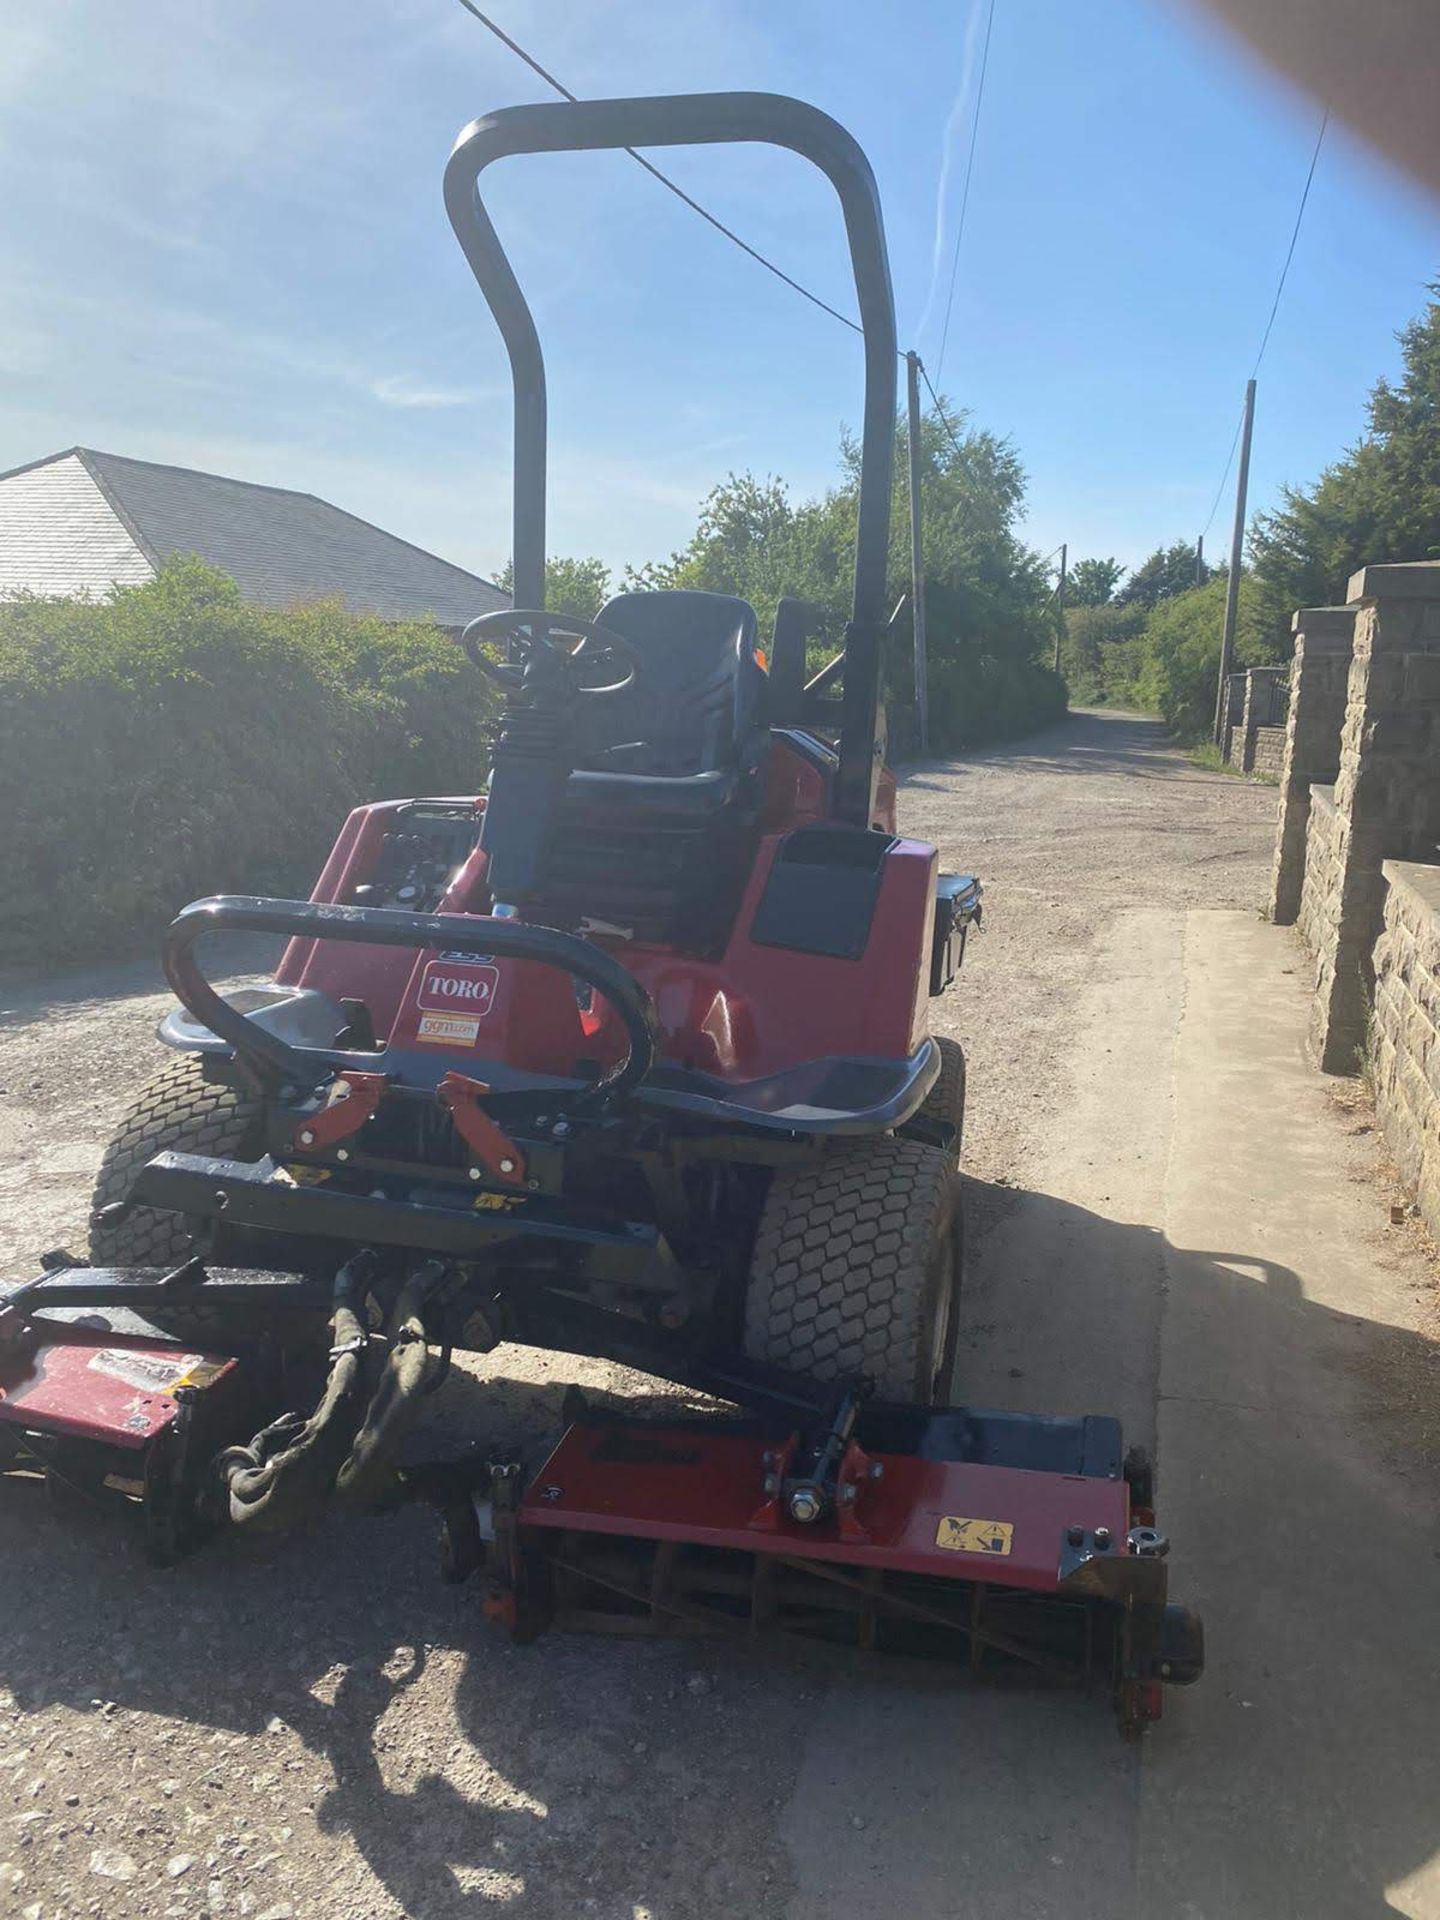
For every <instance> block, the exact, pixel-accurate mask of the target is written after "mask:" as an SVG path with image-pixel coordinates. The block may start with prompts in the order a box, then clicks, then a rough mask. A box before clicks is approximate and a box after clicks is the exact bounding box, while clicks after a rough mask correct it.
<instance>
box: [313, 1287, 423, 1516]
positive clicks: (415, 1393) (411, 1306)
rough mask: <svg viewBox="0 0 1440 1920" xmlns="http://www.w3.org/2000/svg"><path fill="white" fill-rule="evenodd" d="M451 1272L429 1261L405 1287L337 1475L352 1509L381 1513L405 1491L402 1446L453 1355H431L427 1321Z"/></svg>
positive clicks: (342, 1497)
mask: <svg viewBox="0 0 1440 1920" xmlns="http://www.w3.org/2000/svg"><path fill="white" fill-rule="evenodd" d="M448 1271H449V1269H448V1268H447V1267H446V1265H445V1262H444V1261H442V1260H427V1261H426V1262H425V1263H424V1265H423V1266H420V1267H417V1268H416V1269H415V1271H414V1273H412V1274H411V1275H410V1277H409V1279H408V1280H407V1281H406V1282H405V1285H404V1286H403V1287H402V1288H401V1290H400V1298H399V1299H398V1300H397V1301H396V1303H395V1313H394V1317H393V1319H392V1321H391V1330H390V1351H389V1353H388V1354H387V1356H386V1359H385V1365H384V1368H383V1369H382V1371H381V1374H380V1379H379V1382H378V1384H377V1385H376V1388H375V1391H374V1393H373V1394H372V1395H371V1397H370V1404H369V1406H368V1407H367V1408H366V1410H365V1418H364V1421H363V1422H362V1424H361V1427H360V1431H359V1432H358V1433H357V1434H356V1436H355V1441H354V1445H353V1446H352V1447H351V1449H350V1453H349V1457H348V1458H347V1459H346V1461H345V1463H344V1465H343V1466H342V1467H341V1468H340V1471H339V1473H338V1475H337V1476H336V1479H335V1497H336V1499H337V1500H338V1501H339V1503H340V1504H341V1505H342V1506H344V1507H348V1508H349V1509H350V1510H351V1511H352V1512H358V1513H376V1512H379V1511H380V1510H382V1509H383V1508H384V1507H385V1506H386V1505H388V1504H389V1501H390V1499H391V1497H392V1496H393V1495H395V1494H396V1493H398V1492H399V1490H400V1487H399V1464H400V1449H401V1447H402V1446H403V1445H404V1442H405V1437H406V1435H407V1434H408V1433H409V1432H410V1431H411V1429H412V1428H413V1427H414V1425H415V1423H416V1421H417V1420H418V1419H419V1418H420V1410H421V1406H422V1404H423V1402H424V1400H425V1398H426V1396H427V1395H428V1394H430V1393H432V1392H433V1391H434V1389H435V1388H436V1387H437V1386H439V1384H440V1380H441V1379H442V1378H443V1375H444V1369H445V1366H446V1365H447V1362H448V1353H447V1354H446V1355H445V1356H443V1357H442V1358H440V1359H438V1360H432V1359H431V1357H430V1335H429V1332H428V1330H427V1328H426V1326H425V1319H424V1315H425V1310H426V1307H427V1306H428V1305H429V1304H430V1302H431V1301H432V1300H433V1297H434V1295H435V1293H436V1291H437V1290H438V1289H439V1287H440V1286H441V1285H442V1284H443V1282H444V1280H445V1278H446V1275H447V1273H448Z"/></svg>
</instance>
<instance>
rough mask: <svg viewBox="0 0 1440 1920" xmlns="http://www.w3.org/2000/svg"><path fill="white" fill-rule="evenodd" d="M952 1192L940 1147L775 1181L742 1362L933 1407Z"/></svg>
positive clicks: (956, 1229)
mask: <svg viewBox="0 0 1440 1920" xmlns="http://www.w3.org/2000/svg"><path fill="white" fill-rule="evenodd" d="M962 1253H963V1238H962V1220H961V1211H960V1182H959V1179H958V1178H957V1176H956V1173H955V1168H954V1163H953V1162H952V1160H951V1159H950V1156H949V1155H948V1154H946V1153H943V1152H941V1150H940V1149H939V1148H938V1147H930V1146H925V1145H923V1144H922V1143H921V1142H920V1141H918V1140H900V1139H896V1138H894V1137H893V1136H891V1135H884V1136H882V1137H881V1138H879V1139H872V1140H866V1141H863V1142H862V1141H857V1142H856V1143H855V1144H853V1145H847V1146H845V1147H843V1148H841V1149H840V1150H838V1151H837V1152H835V1153H833V1154H830V1155H828V1156H827V1157H826V1158H825V1159H824V1160H822V1161H821V1162H820V1163H819V1164H818V1165H817V1166H813V1167H801V1168H796V1169H795V1170H793V1171H781V1172H779V1173H777V1174H776V1175H775V1177H774V1179H773V1181H772V1182H771V1186H770V1192H769V1195H768V1197H767V1199H766V1202H765V1207H764V1211H763V1212H762V1214H761V1217H760V1227H759V1231H758V1233H757V1235H756V1239H755V1251H754V1254H753V1257H752V1260H751V1266H750V1281H749V1287H748V1289H747V1292H746V1298H745V1350H746V1352H747V1353H748V1354H750V1355H751V1357H752V1358H754V1359H758V1360H770V1361H774V1362H776V1363H778V1364H779V1365H781V1366H786V1367H793V1368H794V1369H795V1370H796V1371H797V1372H800V1373H808V1374H810V1375H812V1376H813V1377H815V1378H816V1379H821V1380H828V1379H837V1378H839V1377H840V1376H842V1375H845V1374H851V1373H865V1374H868V1375H869V1377H870V1378H871V1379H872V1380H873V1381H874V1382H875V1385H876V1388H877V1389H878V1391H879V1392H880V1393H881V1394H882V1395H883V1396H884V1397H885V1398H887V1399H891V1400H906V1401H919V1402H921V1403H925V1402H933V1401H942V1400H944V1399H945V1397H946V1395H947V1394H948V1392H949V1386H950V1375H951V1372H952V1370H953V1367H954V1361H955V1344H956V1339H957V1336H958V1332H959V1319H958V1311H959V1294H960V1277H961V1261H962Z"/></svg>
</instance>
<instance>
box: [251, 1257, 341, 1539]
mask: <svg viewBox="0 0 1440 1920" xmlns="http://www.w3.org/2000/svg"><path fill="white" fill-rule="evenodd" d="M375 1267H376V1256H375V1254H374V1253H372V1252H371V1251H370V1250H369V1248H364V1249H362V1251H361V1252H359V1253H357V1254H356V1255H355V1256H354V1258H353V1259H351V1260H347V1261H346V1263H345V1265H344V1266H343V1267H341V1269H340V1271H339V1272H338V1273H337V1274H336V1276H335V1292H334V1308H333V1312H332V1314H331V1319H330V1371H329V1373H328V1375H327V1376H326V1380H325V1391H324V1392H323V1394H322V1395H321V1397H320V1401H319V1404H318V1405H317V1406H316V1408H315V1411H314V1412H313V1413H312V1414H311V1415H310V1416H309V1418H308V1419H306V1418H305V1417H304V1416H303V1415H301V1414H299V1413H286V1414H282V1415H281V1417H280V1418H279V1419H278V1420H274V1421H272V1422H271V1424H270V1425H269V1426H268V1427H264V1428H262V1429H261V1431H260V1432H259V1433H257V1434H256V1436H255V1438H254V1439H253V1440H252V1441H251V1442H250V1444H249V1445H248V1446H245V1447H226V1448H225V1449H224V1451H223V1452H221V1453H219V1454H217V1455H216V1457H215V1462H214V1470H215V1473H216V1475H217V1476H218V1479H219V1485H220V1491H221V1497H222V1499H223V1501H224V1503H225V1507H226V1509H227V1511H228V1517H229V1519H230V1522H231V1524H232V1525H234V1526H237V1527H255V1528H257V1529H260V1530H262V1531H265V1532H281V1531H283V1530H284V1529H285V1528H287V1527H293V1526H297V1525H299V1524H300V1522H302V1521H304V1520H308V1519H310V1518H312V1517H313V1516H314V1515H315V1514H317V1513H319V1512H320V1511H321V1509H322V1508H323V1507H324V1506H325V1504H326V1502H327V1500H328V1499H329V1497H330V1491H331V1488H332V1487H333V1486H334V1484H335V1476H336V1474H337V1472H338V1471H339V1469H340V1467H341V1466H342V1464H343V1463H344V1461H345V1457H346V1455H347V1453H348V1452H349V1449H350V1444H351V1441H352V1438H353V1436H354V1434H355V1430H356V1427H357V1425H358V1423H359V1421H360V1419H361V1416H362V1413H363V1410H364V1407H365V1395H364V1387H365V1371H366V1351H367V1347H368V1344H369V1340H368V1335H367V1333H366V1329H365V1323H364V1319H363V1314H364V1307H365V1289H366V1287H367V1286H368V1285H369V1282H370V1279H371V1277H372V1276H373V1274H374V1271H375Z"/></svg>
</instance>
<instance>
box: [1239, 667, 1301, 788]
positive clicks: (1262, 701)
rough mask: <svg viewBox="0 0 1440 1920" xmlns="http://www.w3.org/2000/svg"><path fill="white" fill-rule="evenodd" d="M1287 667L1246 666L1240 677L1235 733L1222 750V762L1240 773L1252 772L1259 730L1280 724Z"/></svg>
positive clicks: (1282, 722) (1283, 711)
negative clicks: (1241, 686)
mask: <svg viewBox="0 0 1440 1920" xmlns="http://www.w3.org/2000/svg"><path fill="white" fill-rule="evenodd" d="M1289 671H1290V670H1289V668H1288V667H1248V668H1247V669H1246V670H1245V672H1244V673H1243V674H1242V675H1241V676H1240V678H1241V680H1242V682H1243V685H1244V692H1243V696H1242V698H1241V702H1240V722H1239V728H1238V731H1237V732H1235V733H1234V735H1233V736H1232V738H1231V740H1230V742H1229V745H1228V748H1227V750H1226V755H1225V757H1226V759H1227V761H1228V762H1229V764H1230V765H1231V766H1232V767H1238V768H1239V769H1240V771H1241V773H1253V772H1254V771H1255V747H1256V736H1257V735H1258V733H1259V731H1260V729H1261V728H1262V727H1272V726H1280V725H1283V724H1284V718H1285V702H1286V696H1287V692H1288V686H1287V682H1288V680H1289Z"/></svg>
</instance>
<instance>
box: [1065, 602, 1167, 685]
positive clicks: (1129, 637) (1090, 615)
mask: <svg viewBox="0 0 1440 1920" xmlns="http://www.w3.org/2000/svg"><path fill="white" fill-rule="evenodd" d="M1145 620H1146V610H1145V608H1144V607H1138V606H1137V607H1117V606H1114V605H1108V606H1088V607H1087V606H1080V607H1067V608H1066V609H1065V634H1064V638H1063V640H1062V641H1061V645H1060V667H1061V671H1062V672H1063V673H1064V675H1065V684H1066V686H1067V687H1068V688H1069V689H1070V697H1071V699H1072V700H1082V701H1087V702H1089V701H1093V702H1095V703H1097V704H1101V705H1103V704H1104V703H1105V702H1107V701H1115V702H1119V703H1120V704H1124V703H1125V702H1127V701H1130V700H1133V699H1134V698H1135V697H1136V695H1135V691H1134V682H1135V679H1136V676H1137V674H1138V672H1139V668H1140V662H1139V660H1138V658H1137V655H1136V647H1137V643H1138V642H1139V641H1140V640H1141V638H1142V636H1143V634H1144V632H1145Z"/></svg>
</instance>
